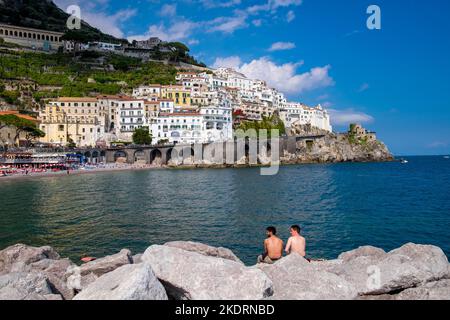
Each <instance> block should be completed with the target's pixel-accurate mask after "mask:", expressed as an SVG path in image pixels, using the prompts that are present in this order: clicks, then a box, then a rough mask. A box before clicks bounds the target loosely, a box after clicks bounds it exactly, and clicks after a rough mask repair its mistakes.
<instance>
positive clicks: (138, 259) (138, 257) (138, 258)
mask: <svg viewBox="0 0 450 320" xmlns="http://www.w3.org/2000/svg"><path fill="white" fill-rule="evenodd" d="M141 262H142V253H138V254H135V255H134V256H133V263H135V264H138V263H141Z"/></svg>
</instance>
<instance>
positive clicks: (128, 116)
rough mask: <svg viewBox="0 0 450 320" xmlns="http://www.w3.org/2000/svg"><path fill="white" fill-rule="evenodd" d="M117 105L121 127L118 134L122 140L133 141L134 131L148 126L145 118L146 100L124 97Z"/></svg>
mask: <svg viewBox="0 0 450 320" xmlns="http://www.w3.org/2000/svg"><path fill="white" fill-rule="evenodd" d="M117 103H118V106H117V107H118V108H117V110H118V113H119V114H118V117H119V119H120V127H119V132H117V133H116V134H117V135H118V137H119V139H121V140H125V141H131V140H132V136H133V133H134V130H136V129H138V128H142V127H147V126H148V124H147V119H146V116H145V100H144V99H133V98H125V97H122V98H120V99H119V100H118V101H117Z"/></svg>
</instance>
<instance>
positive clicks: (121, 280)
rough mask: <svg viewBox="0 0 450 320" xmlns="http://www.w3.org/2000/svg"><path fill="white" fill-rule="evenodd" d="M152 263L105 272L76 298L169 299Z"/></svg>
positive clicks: (131, 265)
mask: <svg viewBox="0 0 450 320" xmlns="http://www.w3.org/2000/svg"><path fill="white" fill-rule="evenodd" d="M167 299H168V298H167V294H166V291H165V290H164V287H163V286H162V284H161V283H160V282H159V281H158V279H157V278H156V276H155V274H154V273H153V271H152V269H151V267H150V265H148V264H146V263H140V264H130V265H124V266H122V267H119V268H118V269H116V270H114V271H112V272H110V273H107V274H104V275H103V276H101V277H100V278H98V279H97V280H96V281H95V282H93V283H92V284H90V285H89V286H88V287H87V288H86V289H84V290H83V291H81V293H79V294H78V295H76V296H75V298H74V300H167Z"/></svg>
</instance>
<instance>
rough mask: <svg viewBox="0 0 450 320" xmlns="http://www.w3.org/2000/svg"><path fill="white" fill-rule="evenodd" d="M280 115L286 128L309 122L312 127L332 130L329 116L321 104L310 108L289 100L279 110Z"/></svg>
mask: <svg viewBox="0 0 450 320" xmlns="http://www.w3.org/2000/svg"><path fill="white" fill-rule="evenodd" d="M280 117H281V120H283V122H284V124H285V126H286V128H288V127H291V126H293V125H296V124H299V125H306V124H310V125H311V126H313V127H316V128H319V129H322V130H326V131H329V132H331V131H332V130H333V128H332V126H331V123H330V116H329V114H328V112H327V111H326V110H324V109H323V108H322V106H321V105H318V106H317V107H314V108H311V107H308V106H306V105H303V104H301V103H292V102H290V103H287V104H286V106H285V107H284V108H283V109H281V110H280Z"/></svg>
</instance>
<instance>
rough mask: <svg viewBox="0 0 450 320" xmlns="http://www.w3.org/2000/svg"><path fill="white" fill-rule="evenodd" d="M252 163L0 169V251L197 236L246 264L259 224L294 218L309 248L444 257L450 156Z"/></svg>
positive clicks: (82, 250) (78, 249) (316, 252)
mask: <svg viewBox="0 0 450 320" xmlns="http://www.w3.org/2000/svg"><path fill="white" fill-rule="evenodd" d="M408 159H409V163H408V164H401V163H352V164H335V165H300V166H286V167H282V168H281V170H280V173H279V174H278V175H276V176H272V177H268V176H260V175H259V172H260V171H259V169H258V168H249V169H219V170H217V169H215V170H212V169H211V170H209V169H205V170H149V171H135V172H117V173H98V174H89V175H78V176H61V177H53V178H42V179H34V180H22V181H13V180H3V181H2V180H1V178H0V248H4V247H6V246H8V245H11V244H15V243H18V242H21V243H27V244H30V245H34V246H39V245H51V246H53V247H55V248H56V249H57V250H58V251H59V252H60V253H61V255H63V256H69V257H71V258H72V259H74V261H79V259H80V256H82V255H84V254H88V255H92V256H102V255H106V254H112V253H115V252H117V251H118V250H120V249H122V248H125V247H126V248H129V249H131V250H132V251H133V252H135V253H137V252H142V251H143V250H145V248H147V247H148V246H149V245H151V244H162V243H164V242H166V241H172V240H193V241H201V242H204V243H209V244H211V245H215V246H224V247H228V248H230V249H232V250H233V251H234V252H235V253H236V254H237V255H238V256H239V257H240V258H241V259H242V260H243V261H244V262H246V263H248V264H252V263H254V262H255V259H256V256H257V255H258V254H259V253H260V251H261V244H262V241H263V240H264V236H265V231H264V229H265V227H267V226H268V225H274V226H276V227H277V228H278V229H279V234H280V236H281V237H282V238H283V239H285V240H286V239H287V237H288V235H289V233H288V229H289V226H290V225H291V224H300V225H301V226H302V228H303V233H304V235H305V237H306V238H307V240H308V254H309V255H310V256H313V257H317V258H319V257H323V258H335V257H336V256H337V255H338V254H339V253H340V252H342V251H346V250H350V249H353V248H355V247H357V246H360V245H368V244H370V245H374V246H378V247H382V248H384V249H385V250H391V249H393V248H396V247H399V246H401V245H402V244H404V243H406V242H410V241H411V242H416V243H424V244H434V245H438V246H440V247H441V248H442V249H443V250H444V251H445V253H446V254H447V256H450V241H449V240H450V235H449V230H450V160H448V159H444V158H443V157H411V158H408Z"/></svg>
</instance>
